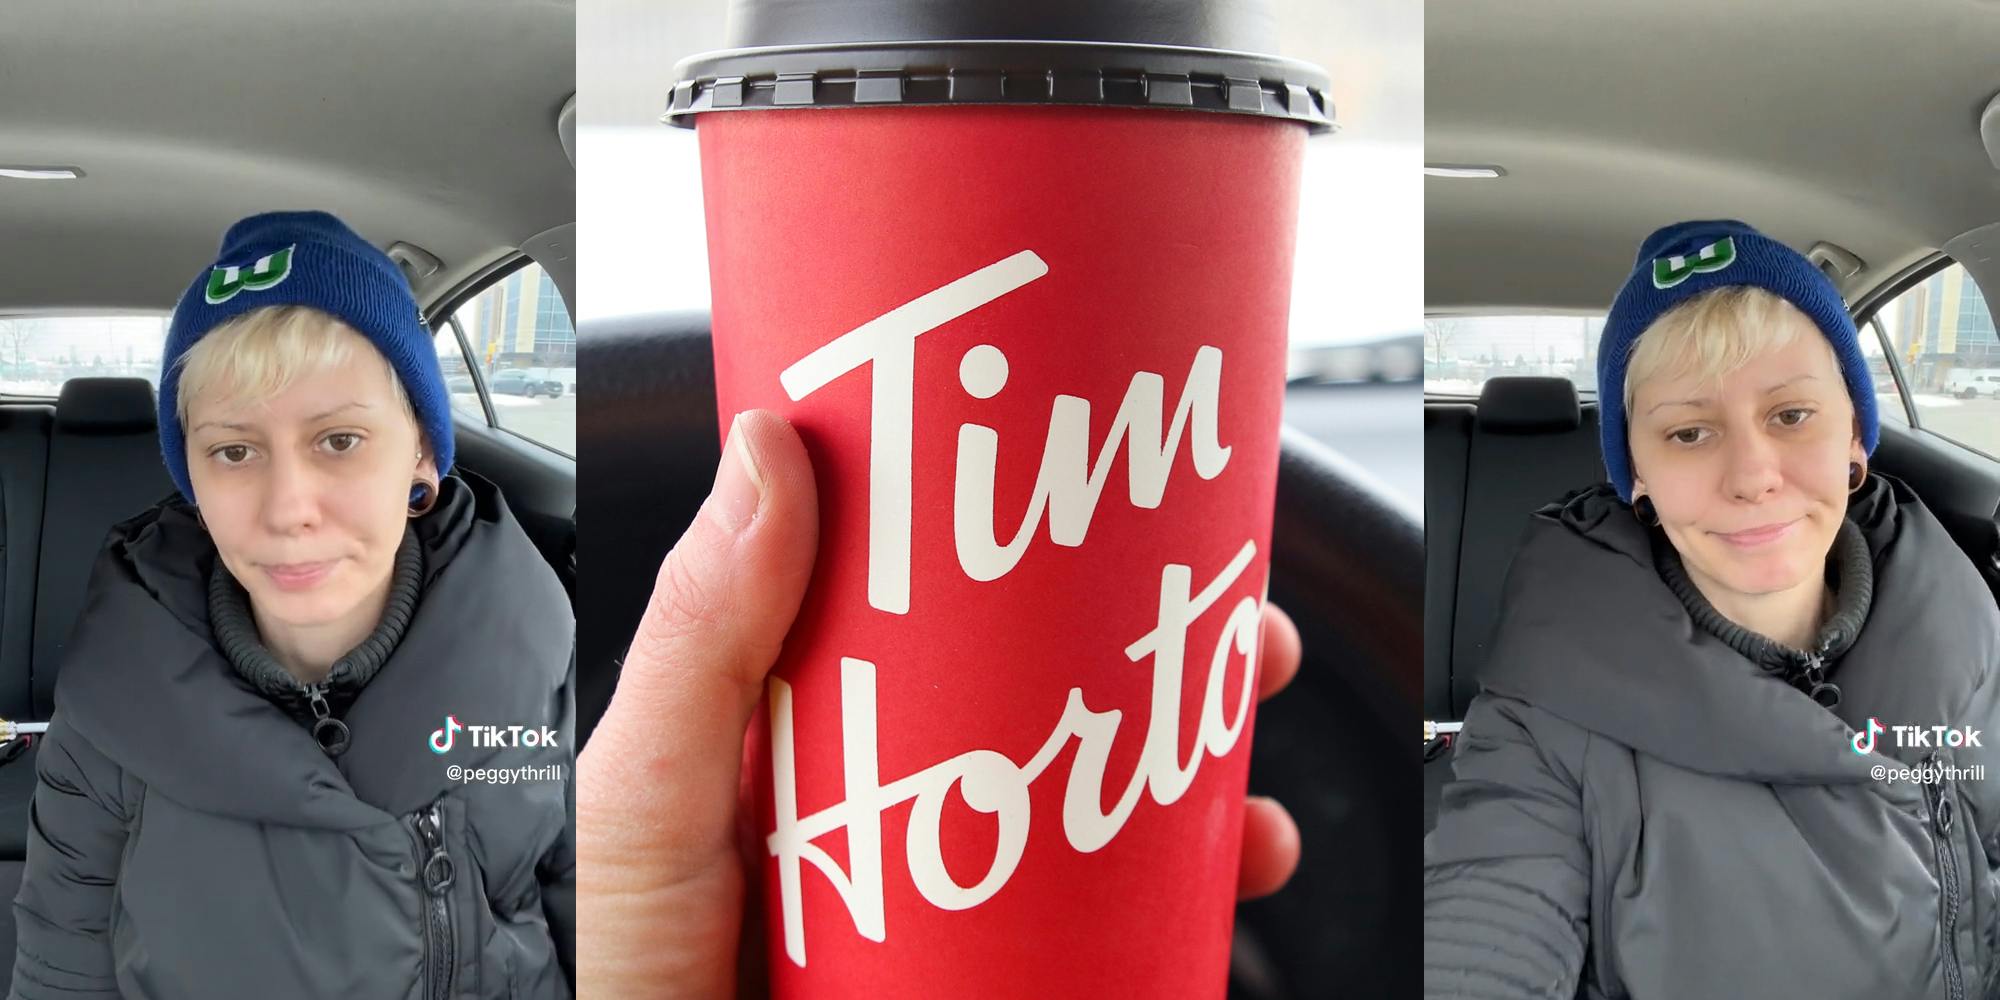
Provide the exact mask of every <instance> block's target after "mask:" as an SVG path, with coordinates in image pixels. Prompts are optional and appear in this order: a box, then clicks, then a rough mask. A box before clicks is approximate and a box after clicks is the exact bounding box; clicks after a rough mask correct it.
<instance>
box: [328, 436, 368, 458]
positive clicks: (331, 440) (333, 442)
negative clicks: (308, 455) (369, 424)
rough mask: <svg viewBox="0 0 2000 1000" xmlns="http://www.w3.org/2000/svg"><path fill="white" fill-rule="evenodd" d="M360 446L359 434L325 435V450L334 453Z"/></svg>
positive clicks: (343, 452)
mask: <svg viewBox="0 0 2000 1000" xmlns="http://www.w3.org/2000/svg"><path fill="white" fill-rule="evenodd" d="M360 446H361V435H359V434H328V435H327V436H326V447H327V450H328V451H331V452H333V453H334V454H336V455H339V454H345V453H346V452H350V451H353V450H354V449H356V448H359V447H360Z"/></svg>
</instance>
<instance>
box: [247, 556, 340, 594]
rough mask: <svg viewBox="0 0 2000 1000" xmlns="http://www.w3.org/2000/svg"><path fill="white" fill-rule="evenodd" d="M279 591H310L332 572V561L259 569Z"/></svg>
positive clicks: (274, 565)
mask: <svg viewBox="0 0 2000 1000" xmlns="http://www.w3.org/2000/svg"><path fill="white" fill-rule="evenodd" d="M260 568H261V569H263V571H264V575H265V576H267V577H270V579H271V583H272V585H274V586H276V587H277V588H278V589H279V590H286V591H297V590H311V589H312V588H314V587H317V586H319V584H320V581H322V580H324V579H326V575H327V574H328V573H331V572H333V560H328V561H326V562H315V563H283V564H272V565H267V566H263V567H260Z"/></svg>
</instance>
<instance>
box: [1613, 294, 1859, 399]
mask: <svg viewBox="0 0 2000 1000" xmlns="http://www.w3.org/2000/svg"><path fill="white" fill-rule="evenodd" d="M1813 329H1815V327H1814V325H1813V321H1812V319H1811V318H1810V317H1808V316H1806V314H1805V313H1803V312H1800V311H1799V307H1797V306H1795V305H1793V304H1791V303H1790V302H1789V301H1786V300H1785V299H1784V298H1783V297H1782V296H1779V295H1777V294H1774V293H1772V292H1769V291H1766V290H1764V289H1762V288H1757V287H1755V286H1751V285H1729V286H1726V287H1723V288H1717V289H1714V290H1713V291H1708V292H1703V293H1702V294H1700V295H1697V296H1695V297H1694V298H1691V299H1688V300H1687V301H1685V302H1682V303H1681V304H1679V305H1677V306H1675V307H1673V308H1672V309H1669V310H1667V311H1666V312H1664V313H1661V314H1660V317H1659V318H1658V319H1655V320H1654V321H1653V324H1652V325H1651V326H1648V327H1647V328H1646V329H1645V331H1644V332H1642V333H1640V334H1639V337H1638V340H1637V341H1635V342H1634V343H1633V345H1632V353H1631V355H1630V356H1629V358H1628V359H1627V361H1626V364H1625V412H1627V413H1630V412H1632V398H1633V390H1634V388H1635V387H1636V386H1637V385H1638V384H1639V383H1640V382H1643V381H1645V380H1647V379H1649V378H1654V377H1657V376H1660V375H1666V376H1669V377H1678V376H1686V375H1693V376H1696V377H1697V378H1699V379H1700V380H1701V381H1702V383H1704V384H1710V383H1714V382H1718V381H1720V380H1721V378H1722V377H1723V376H1724V375H1727V374H1729V373H1730V372H1733V371H1735V370H1736V369H1738V368H1741V367H1743V366H1744V365H1746V364H1749V363H1750V362H1751V360H1752V359H1754V358H1756V357H1758V356H1760V355H1763V354H1766V353H1768V352H1770V351H1775V350H1780V349H1782V348H1785V347H1789V346H1791V343H1792V341H1794V340H1796V339H1798V336H1799V333H1800V331H1810V330H1813ZM1827 350H1828V351H1829V352H1831V351H1832V350H1833V345H1832V344H1830V343H1829V344H1828V345H1827Z"/></svg>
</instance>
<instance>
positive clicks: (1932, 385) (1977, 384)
mask: <svg viewBox="0 0 2000 1000" xmlns="http://www.w3.org/2000/svg"><path fill="white" fill-rule="evenodd" d="M1874 318H1875V322H1874V323H1872V324H1870V325H1871V326H1874V325H1879V326H1880V327H1881V331H1882V336H1883V337H1886V338H1887V340H1888V347H1889V350H1890V351H1893V353H1894V355H1895V359H1896V363H1897V364H1898V365H1899V366H1900V367H1901V368H1902V369H1903V373H1904V380H1905V382H1906V383H1907V385H1908V386H1909V390H1910V402H1911V404H1912V405H1913V407H1914V408H1915V410H1916V412H1917V425H1918V426H1919V427H1921V428H1922V429H1923V430H1925V431H1928V432H1930V433H1933V434H1937V435H1939V436H1941V437H1945V438H1949V439H1951V440H1953V441H1956V442H1958V443H1959V444H1962V445H1965V446H1966V447H1968V448H1971V449H1973V450H1975V451H1978V452H1981V453H1983V454H1985V455H1989V456H1995V457H2000V337H1996V335H1995V330H1994V322H1993V309H1992V307H1991V306H1990V305H1989V304H1988V302H1987V300H1986V296H1985V295H1984V294H1983V293H1982V292H1981V290H1980V288H1979V285H1978V283H1976V282H1974V281H1973V280H1972V276H1971V275H1970V274H1969V273H1967V272H1966V270H1965V268H1964V267H1963V266H1962V265H1959V264H1956V263H1953V264H1950V265H1948V266H1946V267H1945V268H1944V269H1942V270H1940V271H1938V272H1937V273H1935V274H1932V275H1931V276H1930V277H1928V278H1925V279H1924V280H1922V281H1920V282H1918V283H1916V284H1915V285H1912V286H1911V287H1909V288H1907V289H1904V290H1903V292H1902V293H1901V294H1900V295H1897V296H1896V297H1895V298H1893V299H1891V300H1889V301H1888V302H1887V303H1884V304H1883V305H1882V307H1881V308H1880V309H1878V310H1877V311H1876V313H1875V317H1874ZM1876 339H1877V338H1873V337H1868V338H1863V343H1864V344H1866V343H1868V342H1869V341H1873V340H1876ZM1877 378H1878V380H1879V379H1880V376H1879V375H1878V376H1877ZM1876 388H1877V390H1878V391H1879V390H1881V388H1882V386H1881V385H1880V384H1879V381H1878V385H1877V387H1876ZM1896 406H1897V408H1898V409H1899V410H1900V408H1901V404H1900V403H1897V404H1896ZM1882 412H1883V416H1885V417H1887V416H1889V415H1890V400H1889V399H1888V398H1884V400H1883V407H1882Z"/></svg>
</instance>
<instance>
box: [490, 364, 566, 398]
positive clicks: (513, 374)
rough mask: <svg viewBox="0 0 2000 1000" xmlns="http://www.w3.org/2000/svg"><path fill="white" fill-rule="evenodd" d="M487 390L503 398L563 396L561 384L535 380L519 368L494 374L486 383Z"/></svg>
mask: <svg viewBox="0 0 2000 1000" xmlns="http://www.w3.org/2000/svg"><path fill="white" fill-rule="evenodd" d="M486 388H487V389H489V390H491V391H492V392H495V393H498V394H500V395H502V396H526V397H528V398H529V399H534V398H535V397H537V396H560V395H562V384H561V383H559V382H550V381H547V380H546V379H538V378H533V377H531V376H529V374H528V373H527V372H525V371H522V370H521V369H519V368H509V369H507V370H506V371H502V372H496V373H494V375H493V377H492V378H490V379H488V380H487V381H486Z"/></svg>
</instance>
